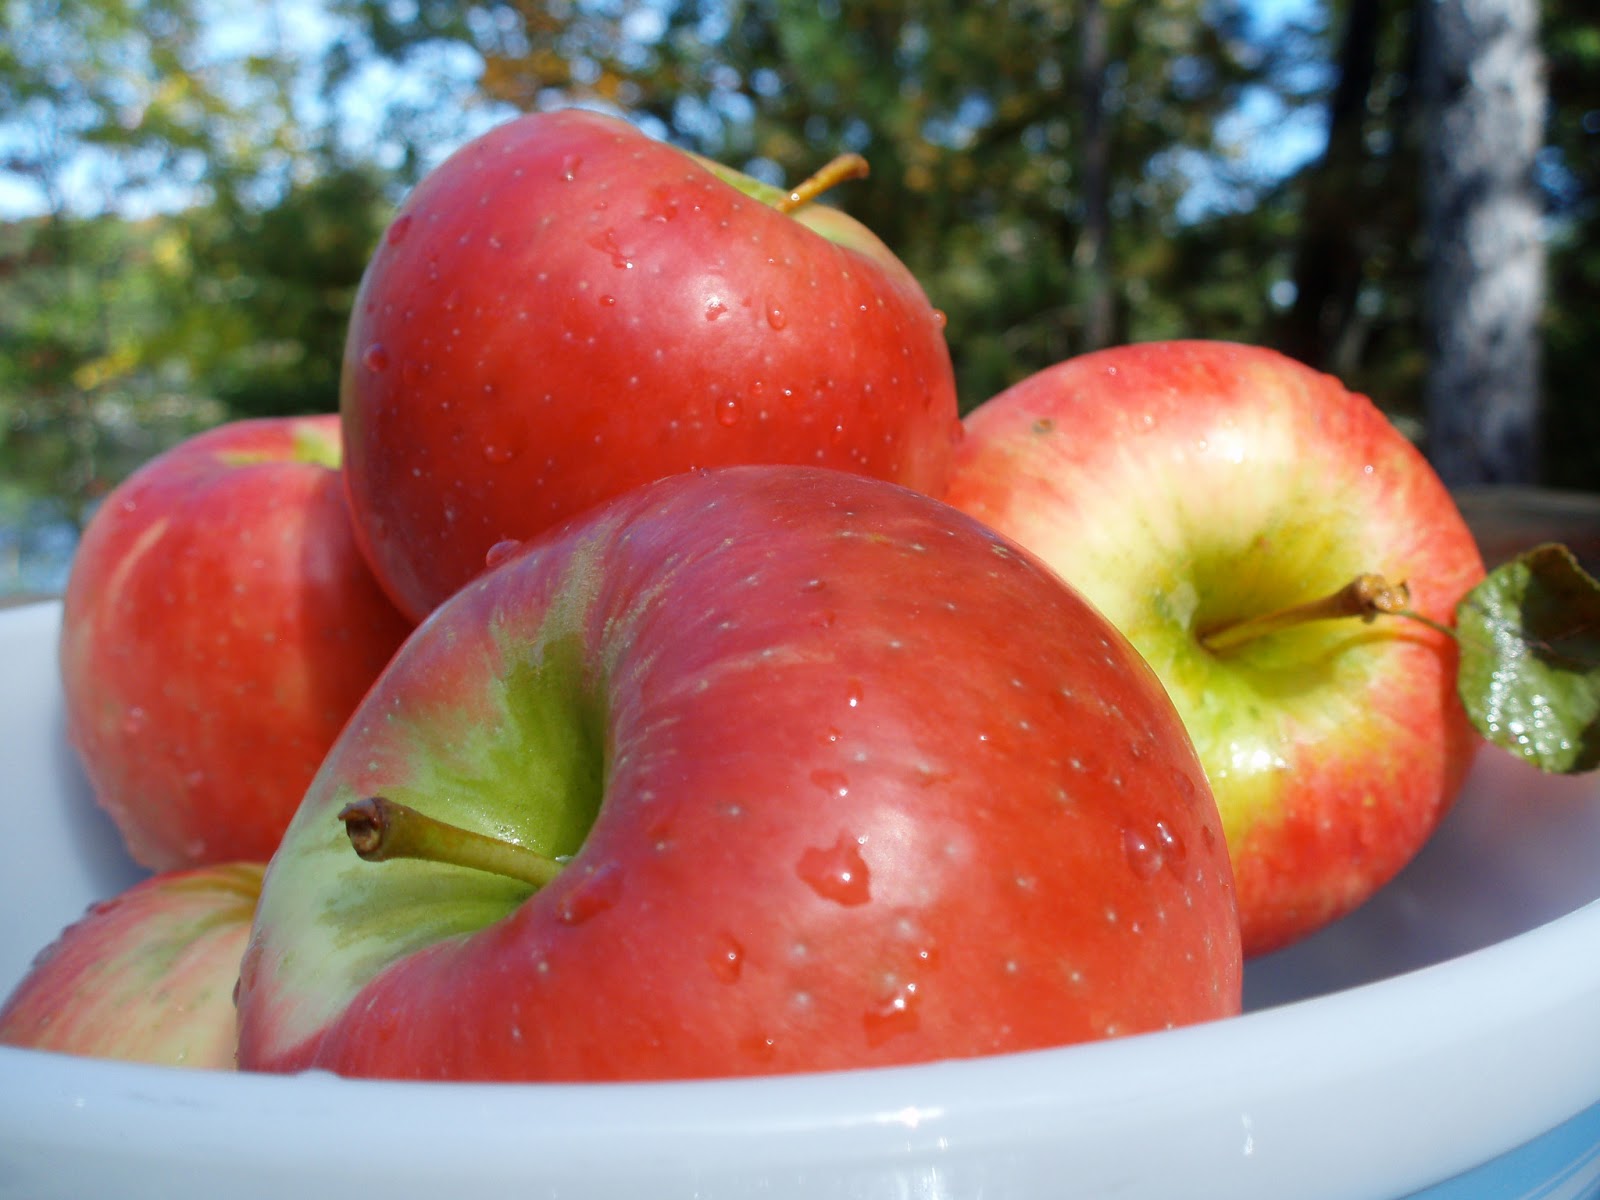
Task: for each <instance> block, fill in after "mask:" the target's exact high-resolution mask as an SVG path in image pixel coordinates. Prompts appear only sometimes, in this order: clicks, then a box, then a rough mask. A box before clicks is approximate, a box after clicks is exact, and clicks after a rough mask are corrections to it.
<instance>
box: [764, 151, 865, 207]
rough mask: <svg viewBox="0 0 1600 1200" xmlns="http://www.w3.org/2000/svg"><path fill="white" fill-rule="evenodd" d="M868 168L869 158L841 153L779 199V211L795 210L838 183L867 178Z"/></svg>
mask: <svg viewBox="0 0 1600 1200" xmlns="http://www.w3.org/2000/svg"><path fill="white" fill-rule="evenodd" d="M868 170H869V168H868V166H867V160H866V159H864V158H862V157H861V155H859V154H841V155H839V157H838V158H836V159H834V160H833V161H832V162H830V163H828V164H826V165H825V166H824V167H823V168H822V169H821V170H820V171H818V172H817V173H816V174H815V175H812V176H811V177H810V178H809V179H806V180H803V181H802V182H801V183H800V184H798V185H797V186H796V187H795V189H794V190H793V191H791V192H790V193H789V194H788V195H787V196H785V197H784V198H783V199H782V200H779V201H778V203H777V205H776V208H777V210H778V211H779V212H793V211H794V210H795V209H797V208H799V207H800V206H801V205H804V204H810V203H811V202H812V201H813V200H815V199H816V198H817V197H818V196H820V195H822V193H823V192H825V191H827V190H828V189H829V188H831V187H834V186H835V185H837V184H841V183H844V182H845V181H846V180H849V179H865V178H866V177H867V173H868Z"/></svg>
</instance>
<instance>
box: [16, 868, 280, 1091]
mask: <svg viewBox="0 0 1600 1200" xmlns="http://www.w3.org/2000/svg"><path fill="white" fill-rule="evenodd" d="M261 872H262V867H261V865H260V864H258V863H222V864H215V865H212V866H206V867H192V868H189V869H188V870H184V871H175V872H170V873H167V874H163V875H156V876H152V877H150V878H148V879H145V880H143V881H141V882H140V883H137V884H135V885H134V886H133V887H131V888H129V889H128V890H127V891H125V892H122V893H121V894H119V895H117V896H115V897H113V898H112V899H110V900H107V901H104V902H102V903H100V904H96V905H95V906H94V907H93V908H91V909H90V910H89V911H88V913H86V914H85V915H84V916H83V917H82V918H81V919H80V920H78V921H77V922H75V923H74V924H72V925H70V926H68V927H67V928H66V929H65V930H64V931H63V932H62V934H61V936H60V937H59V938H58V939H57V940H56V941H55V942H54V943H53V944H52V945H50V946H49V947H48V948H47V949H46V950H45V951H44V953H42V954H41V955H40V956H39V958H38V960H37V961H36V962H35V963H34V965H33V967H32V969H31V970H30V971H29V972H28V974H27V975H26V976H24V977H23V979H22V981H21V982H20V983H19V984H18V985H17V987H16V989H15V990H14V991H13V992H12V993H11V995H10V997H9V998H8V999H7V1000H6V1002H5V1005H4V1007H0V1044H4V1045H8V1046H22V1047H27V1048H30V1049H34V1050H54V1051H58V1052H60V1053H63V1054H83V1055H89V1056H91V1057H95V1058H118V1059H126V1060H128V1061H131V1062H147V1063H158V1064H161V1065H163V1066H173V1067H211V1068H217V1069H223V1070H231V1069H232V1068H233V1065H234V1047H235V1046H236V1045H237V1042H238V1032H237V1020H236V1017H235V1014H234V1008H233V989H234V985H235V984H236V983H237V982H238V979H239V960H240V958H241V956H242V955H243V954H244V947H245V942H246V940H247V939H248V938H249V936H250V921H251V917H252V915H253V914H254V912H255V905H256V898H257V896H258V895H259V894H260V891H261Z"/></svg>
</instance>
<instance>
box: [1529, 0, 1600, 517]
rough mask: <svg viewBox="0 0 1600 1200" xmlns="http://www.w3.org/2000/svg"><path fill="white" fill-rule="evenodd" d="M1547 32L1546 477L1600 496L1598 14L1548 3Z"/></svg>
mask: <svg viewBox="0 0 1600 1200" xmlns="http://www.w3.org/2000/svg"><path fill="white" fill-rule="evenodd" d="M1543 29H1544V34H1545V37H1544V43H1545V47H1546V58H1547V62H1548V70H1549V76H1548V77H1549V88H1550V101H1551V103H1550V117H1549V127H1548V130H1547V133H1546V139H1545V147H1546V148H1545V150H1544V152H1543V153H1542V154H1541V156H1540V159H1539V180H1540V183H1541V185H1542V187H1543V190H1544V193H1545V196H1546V207H1547V213H1548V227H1549V231H1550V233H1549V251H1550V256H1549V266H1548V271H1549V301H1550V303H1549V305H1548V307H1547V309H1546V313H1545V323H1544V331H1545V346H1544V349H1545V353H1544V371H1545V376H1544V378H1545V390H1544V395H1545V412H1544V428H1543V433H1544V438H1543V444H1544V455H1543V469H1542V471H1541V478H1542V480H1543V481H1544V482H1546V483H1549V484H1552V485H1554V486H1557V487H1566V488H1578V489H1582V490H1585V491H1591V492H1594V491H1600V404H1596V403H1595V398H1594V393H1595V383H1594V380H1595V365H1594V364H1595V359H1594V355H1595V343H1596V341H1597V340H1600V337H1597V330H1596V322H1597V320H1600V17H1597V15H1596V14H1595V13H1594V11H1593V9H1592V7H1590V6H1586V5H1583V4H1578V3H1573V2H1571V0H1548V2H1547V3H1546V5H1545V9H1544V18H1543Z"/></svg>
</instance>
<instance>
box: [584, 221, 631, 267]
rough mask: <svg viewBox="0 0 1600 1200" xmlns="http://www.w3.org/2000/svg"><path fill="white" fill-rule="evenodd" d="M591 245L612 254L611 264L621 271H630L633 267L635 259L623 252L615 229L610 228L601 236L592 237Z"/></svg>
mask: <svg viewBox="0 0 1600 1200" xmlns="http://www.w3.org/2000/svg"><path fill="white" fill-rule="evenodd" d="M589 245H591V246H593V247H594V248H595V249H596V250H601V251H604V252H605V253H606V254H609V255H610V256H611V265H612V266H613V267H616V268H617V269H618V270H619V271H629V270H632V269H633V259H631V258H629V257H628V255H627V254H625V253H624V252H623V250H622V247H621V246H619V245H618V244H617V235H616V231H615V230H611V229H608V230H606V231H605V232H604V233H602V234H601V235H600V236H599V237H593V238H590V239H589Z"/></svg>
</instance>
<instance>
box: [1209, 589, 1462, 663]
mask: <svg viewBox="0 0 1600 1200" xmlns="http://www.w3.org/2000/svg"><path fill="white" fill-rule="evenodd" d="M1410 601H1411V596H1410V593H1409V591H1408V590H1407V589H1406V585H1405V584H1403V583H1399V584H1392V583H1390V582H1389V581H1388V580H1387V579H1385V578H1384V577H1383V576H1382V575H1373V574H1364V575H1357V576H1356V577H1355V578H1354V579H1352V580H1351V581H1350V582H1349V583H1347V584H1345V585H1344V586H1343V587H1342V588H1340V589H1339V590H1338V591H1336V592H1333V593H1332V594H1330V595H1327V596H1323V597H1321V598H1320V599H1317V600H1311V601H1308V602H1307V603H1305V604H1294V605H1291V606H1289V607H1288V608H1280V609H1278V610H1277V611H1275V612H1269V613H1262V614H1260V615H1259V616H1253V617H1241V618H1238V619H1236V620H1231V621H1223V622H1221V623H1219V624H1216V625H1213V626H1211V627H1209V628H1207V629H1202V630H1201V631H1200V632H1199V634H1198V637H1199V639H1200V644H1201V645H1202V646H1204V647H1205V648H1206V649H1207V650H1209V651H1211V652H1212V653H1213V654H1226V653H1228V652H1229V651H1230V650H1237V649H1238V648H1239V647H1240V646H1243V645H1245V644H1246V643H1247V642H1253V641H1255V640H1256V639H1257V638H1260V637H1266V636H1267V635H1268V634H1273V633H1278V632H1280V631H1282V630H1285V629H1290V628H1293V627H1294V626H1296V625H1304V624H1305V623H1306V622H1308V621H1331V620H1337V619H1339V618H1342V617H1360V618H1361V619H1362V620H1363V621H1371V620H1372V619H1373V618H1375V617H1378V616H1383V615H1390V616H1399V617H1410V618H1411V619H1412V620H1416V621H1421V622H1422V623H1423V624H1425V625H1430V626H1433V627H1434V628H1438V629H1440V630H1441V631H1442V632H1444V633H1447V634H1448V633H1451V631H1450V630H1449V629H1445V628H1444V627H1443V626H1439V625H1437V624H1436V623H1435V622H1433V621H1430V620H1428V618H1426V617H1424V616H1422V615H1421V614H1420V613H1415V612H1412V611H1411V610H1410V609H1409V608H1407V607H1406V606H1407V605H1408V604H1409V603H1410ZM1452 636H1454V635H1453V634H1452Z"/></svg>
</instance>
